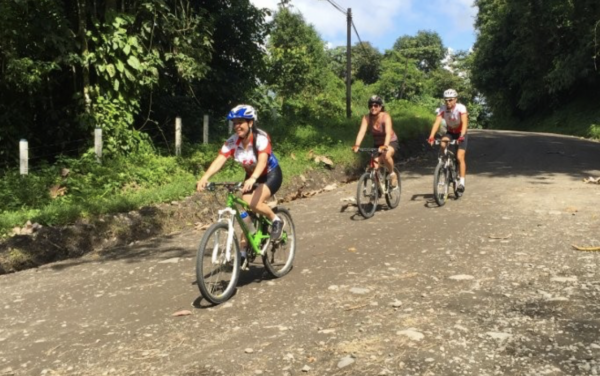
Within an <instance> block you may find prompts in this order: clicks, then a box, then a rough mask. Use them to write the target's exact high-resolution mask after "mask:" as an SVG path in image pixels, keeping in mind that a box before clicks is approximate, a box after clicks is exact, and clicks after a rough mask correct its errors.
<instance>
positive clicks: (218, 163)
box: [196, 154, 227, 192]
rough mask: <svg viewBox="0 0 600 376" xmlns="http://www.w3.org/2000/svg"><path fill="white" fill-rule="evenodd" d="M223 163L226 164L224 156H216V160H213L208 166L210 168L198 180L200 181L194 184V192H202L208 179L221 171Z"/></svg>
mask: <svg viewBox="0 0 600 376" xmlns="http://www.w3.org/2000/svg"><path fill="white" fill-rule="evenodd" d="M225 162H227V157H226V156H224V155H222V154H219V155H217V158H215V160H214V161H213V162H212V163H211V164H210V167H209V168H208V170H206V172H205V173H204V175H203V176H202V178H200V180H198V183H196V190H197V191H198V192H200V191H202V190H204V188H205V187H206V184H207V183H208V179H210V178H211V177H212V176H213V175H214V174H216V173H217V172H219V170H220V169H221V167H223V165H224V164H225Z"/></svg>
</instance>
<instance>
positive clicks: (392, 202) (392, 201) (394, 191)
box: [385, 166, 402, 209]
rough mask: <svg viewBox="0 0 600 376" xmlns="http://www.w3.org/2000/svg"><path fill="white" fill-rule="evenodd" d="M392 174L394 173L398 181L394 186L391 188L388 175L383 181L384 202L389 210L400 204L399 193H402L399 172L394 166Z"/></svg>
mask: <svg viewBox="0 0 600 376" xmlns="http://www.w3.org/2000/svg"><path fill="white" fill-rule="evenodd" d="M394 172H395V173H396V178H397V179H398V180H397V181H398V182H397V183H396V186H395V187H392V184H391V182H390V175H389V174H388V175H387V179H385V185H386V194H385V202H386V203H387V204H388V207H389V208H390V209H394V208H395V207H397V206H398V204H399V203H400V193H402V183H401V182H400V170H398V168H396V166H394Z"/></svg>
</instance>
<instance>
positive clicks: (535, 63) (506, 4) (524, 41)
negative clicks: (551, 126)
mask: <svg viewBox="0 0 600 376" xmlns="http://www.w3.org/2000/svg"><path fill="white" fill-rule="evenodd" d="M475 4H476V5H477V6H478V8H479V13H478V16H477V19H476V24H475V26H476V28H477V29H478V31H479V38H478V39H477V41H476V43H475V57H474V61H473V67H472V75H473V83H474V84H475V85H476V86H477V88H478V89H479V90H480V91H481V92H482V93H483V94H484V95H485V97H486V98H487V99H488V103H489V105H490V107H491V110H492V112H493V113H495V114H503V115H505V114H506V115H508V116H516V117H518V118H526V117H529V116H532V115H534V114H535V113H536V112H538V111H546V110H547V108H549V107H552V108H556V107H557V106H561V105H564V104H565V103H566V102H568V101H569V100H571V99H577V97H578V96H579V95H578V93H580V92H581V91H587V90H589V89H592V90H598V87H599V86H600V73H599V71H598V69H597V60H598V57H599V54H598V43H597V40H598V39H597V25H598V20H600V3H598V2H597V1H589V0H574V1H561V0H550V1H545V2H543V3H542V2H539V1H535V0H524V1H521V0H503V1H499V0H478V1H476V3H475Z"/></svg>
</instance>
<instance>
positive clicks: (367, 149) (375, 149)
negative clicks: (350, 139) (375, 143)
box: [358, 148, 379, 153]
mask: <svg viewBox="0 0 600 376" xmlns="http://www.w3.org/2000/svg"><path fill="white" fill-rule="evenodd" d="M358 151H366V152H367V153H375V152H379V148H358Z"/></svg>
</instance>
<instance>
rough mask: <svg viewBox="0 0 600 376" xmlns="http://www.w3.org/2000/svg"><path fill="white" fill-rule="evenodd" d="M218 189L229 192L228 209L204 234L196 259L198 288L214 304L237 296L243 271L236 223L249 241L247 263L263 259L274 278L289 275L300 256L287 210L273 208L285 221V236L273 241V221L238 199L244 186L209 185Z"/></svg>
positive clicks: (213, 188) (292, 223)
mask: <svg viewBox="0 0 600 376" xmlns="http://www.w3.org/2000/svg"><path fill="white" fill-rule="evenodd" d="M218 187H220V188H224V189H226V190H227V199H226V207H225V208H224V209H222V210H219V211H218V213H219V219H218V221H217V222H216V223H214V224H213V225H211V226H210V227H209V228H208V229H207V230H206V232H205V233H204V236H203V237H202V240H201V241H200V246H199V247H198V253H197V256H196V280H197V282H198V288H199V289H200V293H201V294H202V296H203V297H204V298H205V299H206V300H208V301H210V302H211V303H213V304H221V303H223V302H225V301H227V300H228V299H229V298H230V297H231V296H232V295H233V293H234V292H235V289H236V286H237V282H238V279H239V276H240V272H241V269H242V265H241V254H240V244H239V241H238V238H237V235H236V231H235V223H236V222H237V224H238V225H239V227H240V228H241V230H242V232H243V234H244V235H245V237H246V239H247V243H248V250H247V256H246V257H247V259H246V262H248V263H250V262H253V261H254V260H255V259H256V257H258V256H260V257H262V261H263V264H264V265H265V268H266V269H267V271H268V272H269V274H271V275H272V276H273V277H275V278H280V277H283V276H284V275H286V274H287V273H289V272H290V270H292V267H293V262H294V257H295V255H296V230H295V227H294V222H293V221H292V216H291V214H290V212H289V211H288V210H287V209H285V208H281V207H275V208H274V209H273V211H274V212H275V213H276V214H277V215H278V216H279V218H281V220H282V221H283V231H282V234H281V237H280V238H279V239H277V240H273V239H271V237H270V236H269V234H270V230H271V222H270V221H269V220H268V219H267V218H265V217H263V216H261V215H257V214H254V213H251V210H250V207H249V206H248V204H247V203H246V202H245V201H244V200H242V199H241V198H240V197H238V196H236V194H235V192H237V191H239V190H240V189H241V188H242V183H209V184H208V185H207V186H206V189H207V190H208V191H212V192H214V191H215V190H216V189H217V188H218ZM243 211H247V212H248V213H250V215H251V217H252V224H253V226H252V227H254V229H255V230H254V231H253V232H252V231H250V230H249V228H248V227H249V226H248V225H247V224H246V222H244V220H243V219H242V217H241V213H242V212H243ZM234 219H235V221H234Z"/></svg>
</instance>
